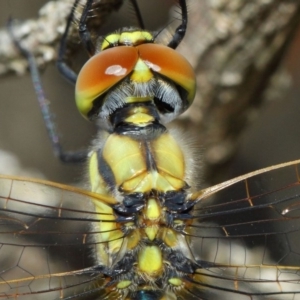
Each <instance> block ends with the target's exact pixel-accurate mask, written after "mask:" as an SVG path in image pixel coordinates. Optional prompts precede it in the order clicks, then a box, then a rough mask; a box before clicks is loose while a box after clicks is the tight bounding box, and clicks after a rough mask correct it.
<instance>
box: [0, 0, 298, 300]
mask: <svg viewBox="0 0 300 300" xmlns="http://www.w3.org/2000/svg"><path fill="white" fill-rule="evenodd" d="M92 4H93V1H92V0H88V1H87V2H86V5H85V7H84V10H83V14H82V17H81V19H80V23H79V28H80V32H81V39H82V42H83V44H84V45H85V47H86V49H87V51H88V53H89V54H90V56H91V58H90V59H89V60H88V61H87V63H86V64H85V65H84V66H83V68H82V69H81V71H80V73H79V74H78V75H77V74H75V73H74V72H73V71H72V70H71V69H70V68H69V67H68V65H66V64H65V63H64V61H63V59H62V60H61V61H62V64H61V66H60V70H61V72H62V73H63V74H64V75H65V76H66V77H68V79H69V80H70V81H71V82H72V81H73V82H74V83H76V88H75V89H76V104H77V107H78V109H79V111H80V113H81V114H82V115H83V116H84V117H85V118H87V119H89V120H91V121H94V122H97V123H98V124H99V126H100V127H101V129H102V130H101V132H100V133H99V137H98V138H97V140H96V141H95V142H93V144H92V146H91V148H90V149H89V151H88V152H80V153H79V155H77V154H76V153H75V154H74V153H72V155H71V158H70V156H68V155H65V153H64V152H62V149H61V148H60V144H58V143H56V141H57V140H56V139H55V138H56V135H55V134H54V135H51V134H52V133H53V131H52V129H53V128H52V127H51V126H52V124H51V123H50V124H49V123H47V124H46V125H47V126H48V127H47V128H48V130H49V132H50V138H51V139H52V144H53V146H54V149H55V151H56V154H57V155H58V156H60V157H61V158H62V159H63V160H85V159H86V160H87V165H88V173H89V177H90V185H91V189H90V190H89V191H87V190H81V189H78V188H75V187H71V186H67V185H63V184H58V183H53V182H48V181H43V180H37V179H32V180H30V179H24V178H18V177H9V176H1V177H0V224H1V231H0V243H1V247H0V299H1V298H4V299H153V300H154V299H218V298H220V297H222V299H300V287H299V280H300V278H299V277H300V251H299V231H300V222H299V218H300V199H299V193H300V186H299V185H300V175H299V172H300V169H299V164H300V160H297V161H292V162H288V163H283V164H280V165H275V166H272V167H268V168H264V169H261V170H258V171H254V172H251V173H249V174H246V175H243V176H239V177H237V178H234V179H231V180H228V181H226V182H223V183H220V184H217V185H215V186H211V187H208V188H205V189H202V190H197V189H196V187H197V186H198V183H197V178H193V174H194V173H193V168H194V167H195V165H196V162H197V160H196V158H195V157H194V156H193V153H192V151H191V150H190V149H189V147H188V146H187V145H186V144H185V142H184V137H182V136H179V135H178V133H176V130H174V129H168V125H167V124H168V123H169V122H170V121H171V120H172V119H176V118H177V117H178V116H179V115H180V114H181V113H182V112H183V111H185V110H186V109H187V108H188V107H189V106H191V105H192V101H193V98H194V94H195V75H194V72H193V69H192V67H191V66H190V64H189V63H188V62H187V60H186V59H185V58H184V57H182V56H181V55H180V54H179V53H178V52H176V50H175V49H176V48H177V46H178V45H179V43H180V42H181V40H182V39H183V38H184V35H185V31H186V24H187V21H188V14H187V7H186V1H185V0H180V1H179V7H180V9H181V16H182V20H181V24H180V25H179V26H178V27H177V29H176V31H175V34H174V36H173V37H172V39H171V40H170V41H169V43H168V44H167V45H160V44H157V43H155V35H154V34H153V33H151V32H149V31H147V30H145V29H144V26H143V24H140V28H131V27H130V28H124V29H122V30H120V31H117V32H114V33H112V34H109V35H107V36H105V37H104V38H103V39H101V43H100V42H99V43H97V46H96V47H95V45H94V43H93V42H92V39H91V37H90V35H89V32H88V29H87V27H86V21H87V15H88V12H89V11H90V9H91V7H92ZM75 6H76V2H75V4H74V7H75ZM71 16H72V13H71ZM71 19H72V18H71V17H70V20H71ZM70 22H71V21H70ZM67 32H68V26H67V28H66V33H67ZM98 45H100V46H98ZM16 46H17V47H18V48H19V50H20V51H21V52H23V54H24V55H25V56H26V57H27V58H28V60H29V64H30V66H31V71H32V73H35V72H37V70H36V69H35V65H34V61H30V59H31V58H32V56H31V55H30V53H28V52H27V51H26V49H24V48H23V47H22V45H20V44H18V43H17V41H16ZM65 47H66V44H65V43H64V41H63V42H62V45H61V53H62V54H61V57H62V56H63V52H64V51H63V50H65ZM97 47H99V48H97ZM170 61H171V62H172V64H170ZM34 78H35V79H36V82H37V83H36V85H35V88H37V87H38V88H39V87H40V86H39V80H38V72H37V73H36V74H35V77H34ZM40 100H43V97H41V99H40ZM45 115H46V116H48V114H47V113H46V114H44V116H45ZM48 120H49V119H48ZM49 128H50V129H49ZM189 152H191V153H189Z"/></svg>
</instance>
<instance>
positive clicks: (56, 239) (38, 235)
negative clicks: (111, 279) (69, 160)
mask: <svg viewBox="0 0 300 300" xmlns="http://www.w3.org/2000/svg"><path fill="white" fill-rule="evenodd" d="M92 199H94V200H96V201H102V202H105V203H111V201H114V200H113V199H110V198H105V197H104V196H99V195H93V194H92V193H89V192H85V191H82V190H79V189H75V188H72V187H68V186H63V185H59V184H53V183H48V182H44V181H34V180H32V181H28V180H23V179H18V178H9V177H1V178H0V246H1V247H0V299H1V298H4V299H10V298H11V299H16V298H20V299H58V298H63V299H74V297H73V296H74V295H77V296H76V299H90V297H91V299H96V298H95V295H94V294H97V297H100V298H101V299H117V298H116V297H114V296H113V294H112V293H108V292H107V290H105V289H104V288H103V285H104V282H105V279H104V278H103V277H102V275H101V273H100V272H95V271H91V267H93V266H94V265H95V259H94V256H95V255H94V253H93V252H94V251H95V243H94V242H93V241H94V239H93V235H94V234H96V233H97V232H96V231H95V230H94V229H93V226H92V224H93V223H95V222H100V221H101V218H102V219H103V216H101V215H100V214H95V212H94V208H93V203H92ZM80 295H81V296H82V298H80Z"/></svg>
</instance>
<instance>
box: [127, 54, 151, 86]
mask: <svg viewBox="0 0 300 300" xmlns="http://www.w3.org/2000/svg"><path fill="white" fill-rule="evenodd" d="M152 77H153V73H152V72H151V71H150V69H149V67H148V66H147V65H146V64H145V62H144V61H143V60H141V59H138V61H137V63H136V65H135V67H134V69H133V73H132V74H131V76H130V79H131V80H132V81H135V82H139V83H143V82H144V83H145V82H148V81H149V80H150V79H151V78H152Z"/></svg>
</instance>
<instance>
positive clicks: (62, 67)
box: [56, 0, 79, 85]
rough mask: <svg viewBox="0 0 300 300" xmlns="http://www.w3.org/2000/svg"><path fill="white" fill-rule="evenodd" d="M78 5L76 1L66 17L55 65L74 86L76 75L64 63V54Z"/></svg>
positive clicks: (77, 0)
mask: <svg viewBox="0 0 300 300" xmlns="http://www.w3.org/2000/svg"><path fill="white" fill-rule="evenodd" d="M78 3H79V0H76V1H75V3H74V5H73V7H72V11H71V13H70V15H69V17H68V20H67V26H66V29H65V32H64V34H63V36H62V39H61V42H60V46H59V51H58V58H57V61H56V65H57V68H58V70H59V71H60V73H61V74H62V75H63V76H64V77H65V78H66V79H67V80H68V81H70V82H71V83H72V84H74V85H75V83H76V80H77V74H76V73H75V72H74V71H73V70H72V69H71V68H70V67H69V66H68V65H67V63H66V61H65V54H66V50H67V38H68V33H69V30H70V27H71V24H72V21H73V18H74V13H75V9H76V7H77V5H78Z"/></svg>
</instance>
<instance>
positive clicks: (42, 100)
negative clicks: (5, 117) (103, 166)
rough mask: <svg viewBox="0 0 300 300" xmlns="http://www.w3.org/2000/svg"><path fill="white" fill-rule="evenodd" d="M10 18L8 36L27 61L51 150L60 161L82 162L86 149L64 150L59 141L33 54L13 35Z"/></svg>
mask: <svg viewBox="0 0 300 300" xmlns="http://www.w3.org/2000/svg"><path fill="white" fill-rule="evenodd" d="M12 23H13V22H12V20H11V19H10V20H9V22H8V25H7V27H8V32H9V33H10V36H11V38H12V40H13V42H14V44H15V46H16V47H17V48H18V50H19V51H20V52H21V54H22V55H23V56H24V57H25V58H26V59H27V61H28V66H29V70H30V74H31V78H32V82H33V87H34V90H35V93H36V96H37V100H38V103H39V106H40V110H41V113H42V116H43V119H44V123H45V126H46V129H47V133H48V136H49V138H50V140H51V143H52V147H53V152H54V154H55V156H57V157H58V158H59V159H60V160H61V161H62V162H66V163H69V162H73V163H78V162H83V161H85V160H86V159H87V154H88V152H87V151H78V152H64V151H63V149H62V147H61V144H60V141H59V137H58V134H57V131H56V128H55V124H54V122H53V120H52V114H51V111H50V108H49V101H48V100H47V98H46V96H45V93H44V90H43V87H42V83H41V77H40V72H39V69H38V66H37V63H36V60H35V57H34V55H33V54H32V53H31V52H29V51H28V50H27V49H25V48H24V47H22V45H21V44H20V42H19V41H18V40H17V38H16V37H15V36H14V33H13V24H12Z"/></svg>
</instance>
